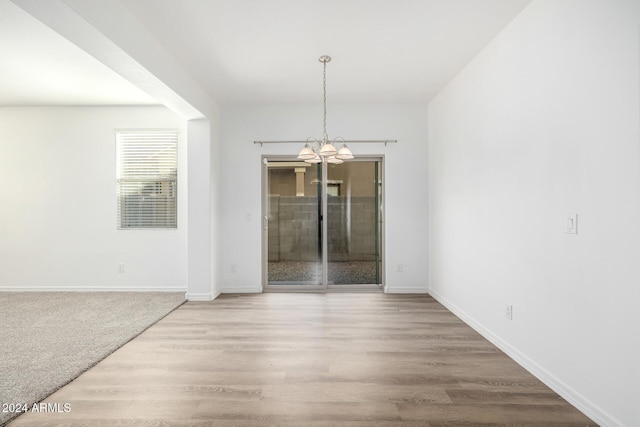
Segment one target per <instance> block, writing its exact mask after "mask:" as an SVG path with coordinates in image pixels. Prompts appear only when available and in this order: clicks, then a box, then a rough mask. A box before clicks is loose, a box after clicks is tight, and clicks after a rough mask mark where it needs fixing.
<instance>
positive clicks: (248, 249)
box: [219, 105, 427, 292]
mask: <svg viewBox="0 0 640 427" xmlns="http://www.w3.org/2000/svg"><path fill="white" fill-rule="evenodd" d="M426 114H427V110H426V106H425V105H329V111H328V124H327V126H328V129H327V130H328V133H329V136H330V137H331V138H335V137H336V136H342V137H344V138H345V139H397V140H398V143H397V144H390V145H388V146H387V147H385V146H384V145H383V144H354V145H353V146H352V147H351V149H352V151H354V153H355V154H356V155H358V154H384V155H385V168H386V174H385V189H386V223H385V226H386V262H387V266H388V268H387V273H386V285H387V292H426V290H427V283H426V279H425V278H426V275H427V265H426V263H425V260H426V259H427V222H426V217H427V188H426V185H425V183H426V180H427V176H426V153H427V146H426V139H427V127H426ZM222 123H223V126H222V135H221V154H220V156H221V161H220V165H221V169H220V170H221V190H220V199H219V203H220V206H221V224H223V227H222V230H221V236H222V244H221V246H220V248H221V264H220V269H221V272H222V273H221V274H222V277H221V279H222V285H223V291H224V292H259V291H260V290H261V224H262V222H261V193H260V191H261V156H262V155H264V154H293V155H296V154H297V153H298V151H299V150H300V148H302V147H301V146H296V145H291V144H280V145H264V146H262V147H260V146H259V145H254V144H253V141H254V140H305V139H306V138H307V137H309V136H315V137H321V136H322V105H257V106H229V107H224V108H223V110H222ZM232 264H235V265H237V272H235V273H232V272H231V265H232ZM397 264H403V266H404V271H403V272H401V273H398V272H396V271H395V270H396V269H395V266H396V265H397Z"/></svg>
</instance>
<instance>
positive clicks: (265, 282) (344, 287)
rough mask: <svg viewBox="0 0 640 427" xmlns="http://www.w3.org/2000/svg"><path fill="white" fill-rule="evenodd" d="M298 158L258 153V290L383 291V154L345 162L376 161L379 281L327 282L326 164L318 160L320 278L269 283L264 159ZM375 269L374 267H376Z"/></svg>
mask: <svg viewBox="0 0 640 427" xmlns="http://www.w3.org/2000/svg"><path fill="white" fill-rule="evenodd" d="M296 161H299V160H298V159H297V158H296V156H295V155H288V156H287V155H262V158H261V170H262V173H261V175H262V185H261V189H262V191H261V199H262V200H261V202H262V224H261V227H262V231H261V234H262V291H263V292H316V293H318V292H320V293H323V292H376V291H384V289H385V277H386V274H385V265H386V261H385V260H386V257H385V229H386V225H385V221H384V218H385V216H384V210H385V206H386V205H385V197H386V191H385V178H384V176H385V167H384V155H383V154H381V155H363V156H358V157H357V158H355V159H353V160H349V162H359V161H360V162H366V161H369V162H380V173H379V175H378V185H379V188H377V189H376V194H377V195H378V197H379V203H378V204H377V206H376V210H377V220H378V221H377V222H378V223H377V224H376V226H377V227H379V231H380V232H379V239H380V241H379V251H380V255H379V257H380V282H381V283H379V284H328V283H327V278H328V255H329V254H328V251H329V249H328V246H329V245H327V244H326V242H327V241H328V240H327V236H328V220H326V218H325V217H326V216H327V215H328V214H327V212H328V209H327V203H328V200H327V182H326V179H325V177H327V176H328V173H327V172H328V170H327V164H326V163H321V165H322V175H321V182H322V185H321V201H322V211H321V225H322V230H321V239H320V244H321V250H322V252H321V257H322V258H321V260H320V262H321V264H322V280H321V283H320V284H319V285H269V277H268V274H269V268H268V264H269V207H268V201H269V168H268V166H267V163H268V162H296ZM376 268H377V267H376Z"/></svg>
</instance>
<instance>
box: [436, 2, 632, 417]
mask: <svg viewBox="0 0 640 427" xmlns="http://www.w3.org/2000/svg"><path fill="white" fill-rule="evenodd" d="M639 28H640V3H638V2H637V1H636V0H612V1H606V2H605V1H601V0H536V1H534V2H533V3H532V4H531V5H530V6H529V7H528V8H526V9H525V10H524V12H523V13H522V14H521V15H520V16H519V17H517V18H516V19H515V20H514V22H512V23H511V25H510V26H508V27H507V28H506V29H505V31H504V32H503V33H501V34H500V35H499V36H498V38H497V39H496V40H494V41H493V42H492V43H491V44H490V45H489V46H488V47H487V48H486V49H485V50H484V51H483V52H482V53H481V54H480V55H479V56H478V57H477V58H476V59H475V60H474V61H473V62H472V63H471V64H470V65H468V66H467V67H466V69H465V70H464V71H463V72H462V73H460V75H458V76H457V77H456V78H455V79H454V80H453V81H452V82H451V83H450V84H449V85H448V86H447V87H446V88H445V89H444V90H443V91H442V92H441V93H440V94H439V95H438V96H437V97H436V98H435V99H434V100H433V101H432V102H431V103H430V104H429V170H430V172H429V193H430V201H429V203H430V214H431V216H430V229H429V232H430V239H431V240H430V249H429V251H430V258H429V259H430V292H431V293H432V294H433V295H434V296H436V297H437V298H438V299H439V300H440V301H442V302H443V303H445V304H446V305H447V306H448V307H450V308H451V309H453V310H454V311H455V312H456V313H457V314H459V315H460V316H461V317H463V318H464V319H465V320H467V321H468V322H469V323H470V324H472V325H474V326H475V327H476V328H478V329H479V330H481V331H482V332H483V333H484V334H485V335H487V336H489V337H491V338H492V339H493V340H494V342H496V343H498V344H499V345H501V346H502V347H503V348H504V349H506V350H507V351H508V352H509V353H510V354H511V355H512V356H514V357H515V358H516V359H517V360H518V361H520V362H521V363H523V364H524V365H525V366H526V367H527V368H529V369H530V370H532V371H533V372H534V373H536V374H537V375H538V376H540V377H541V378H542V379H544V380H545V381H547V382H548V383H549V384H551V385H552V386H553V387H554V388H555V389H556V390H558V391H560V392H561V394H563V395H564V396H565V397H567V398H568V399H569V400H571V401H572V402H573V403H574V404H575V405H577V406H578V407H580V408H581V409H582V410H583V411H585V412H587V413H588V414H590V415H591V416H592V417H593V418H594V419H595V420H596V421H597V422H598V423H599V424H601V425H626V426H637V425H640V411H639V408H640V406H639V405H638V396H640V386H639V384H640V376H639V373H638V366H639V365H640V364H639V363H638V361H639V360H640V351H639V347H640V339H639V338H638V336H640V334H639V332H640V331H639V325H640V310H638V307H637V305H638V303H639V302H640V291H639V289H640V222H639V221H638V220H639V218H640V149H639V145H640V144H639V143H640V131H639V129H640V107H639V104H640V102H639V101H640V87H639V83H640V67H639V52H640V45H639V40H640V33H639ZM567 213H577V214H578V215H579V223H578V234H577V235H572V234H565V232H564V227H565V218H564V215H565V214H567ZM505 304H513V320H512V321H510V320H507V319H506V318H505V315H504V312H505Z"/></svg>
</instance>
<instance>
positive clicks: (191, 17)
mask: <svg viewBox="0 0 640 427" xmlns="http://www.w3.org/2000/svg"><path fill="white" fill-rule="evenodd" d="M121 2H122V3H123V4H124V5H125V6H126V7H127V8H128V9H129V10H130V11H131V12H132V13H133V14H134V15H135V16H136V18H137V19H138V20H139V21H140V23H141V24H142V25H144V26H145V27H147V28H148V30H149V31H150V32H151V33H152V34H153V35H154V36H155V37H156V38H157V39H158V40H159V41H160V42H161V43H162V44H163V45H164V47H165V48H166V49H167V50H168V51H169V52H170V53H171V54H172V55H173V56H174V57H175V58H176V59H178V60H179V61H180V63H181V64H182V65H183V67H184V68H185V69H186V71H187V72H189V73H190V74H191V75H192V76H193V77H194V78H195V79H196V80H198V81H199V83H200V84H201V85H202V86H203V87H204V88H205V89H206V90H207V91H208V92H210V94H211V95H212V96H213V98H214V99H216V100H218V101H220V102H222V103H241V102H246V103H264V102H315V101H318V100H319V99H321V95H322V64H321V63H319V62H318V60H317V58H318V57H319V56H320V55H322V54H328V55H330V56H331V57H332V58H333V61H332V62H330V63H329V64H328V66H327V92H328V95H327V96H328V99H329V102H331V101H337V102H427V101H428V100H429V99H430V98H431V97H432V96H433V95H434V94H435V93H437V92H438V91H439V90H440V89H441V88H442V87H443V86H444V85H445V84H446V83H447V82H448V81H449V80H450V79H451V78H453V77H454V76H455V75H456V74H457V73H458V72H460V70H461V69H462V68H463V67H464V66H465V65H466V64H467V63H468V62H469V61H470V60H471V59H472V58H473V57H474V56H475V55H477V54H478V52H479V51H480V50H481V49H482V48H483V47H484V46H486V45H487V43H489V42H490V41H491V40H492V39H493V38H494V37H495V36H496V35H497V34H498V33H499V32H500V31H501V30H502V29H503V28H504V27H505V26H506V25H507V24H508V23H509V22H510V21H511V20H512V19H513V18H514V17H515V16H516V15H517V14H518V13H519V12H520V11H521V10H522V9H523V8H524V7H525V6H526V5H527V4H528V3H529V2H530V0H396V1H391V0H121ZM0 50H1V51H2V52H8V53H9V55H8V56H7V55H4V58H3V60H2V63H1V64H0V104H4V105H7V104H99V105H100V104H137V103H142V104H145V103H152V102H153V100H151V99H150V98H149V97H148V96H146V95H145V94H144V93H142V92H141V91H140V90H138V89H137V88H135V87H133V86H132V85H130V84H129V83H128V82H126V81H124V79H123V78H121V77H120V76H118V75H117V74H115V73H114V72H112V71H110V70H109V69H107V68H106V67H105V66H102V65H101V64H100V63H99V62H98V61H96V60H95V59H93V58H92V57H90V56H89V55H87V54H85V53H84V52H82V51H81V50H80V49H78V48H76V47H75V46H74V45H72V44H71V43H69V42H67V41H66V40H65V39H63V38H62V37H60V36H58V35H57V34H55V33H54V32H53V31H51V30H49V29H48V28H47V27H45V26H44V25H42V24H40V23H39V22H38V21H36V20H35V19H34V18H31V17H30V15H28V14H26V12H23V11H22V10H21V9H19V8H18V7H17V6H15V5H13V4H11V3H9V1H8V0H0ZM7 58H9V59H10V60H6V59H7ZM319 97H320V98H319Z"/></svg>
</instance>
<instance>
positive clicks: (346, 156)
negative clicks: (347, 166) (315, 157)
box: [336, 144, 353, 160]
mask: <svg viewBox="0 0 640 427" xmlns="http://www.w3.org/2000/svg"><path fill="white" fill-rule="evenodd" d="M336 158H338V159H340V160H351V159H353V153H352V152H351V150H349V147H347V144H344V145H343V146H342V147H341V148H340V149H339V150H338V154H336Z"/></svg>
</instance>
